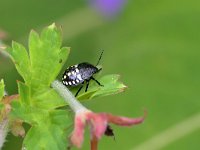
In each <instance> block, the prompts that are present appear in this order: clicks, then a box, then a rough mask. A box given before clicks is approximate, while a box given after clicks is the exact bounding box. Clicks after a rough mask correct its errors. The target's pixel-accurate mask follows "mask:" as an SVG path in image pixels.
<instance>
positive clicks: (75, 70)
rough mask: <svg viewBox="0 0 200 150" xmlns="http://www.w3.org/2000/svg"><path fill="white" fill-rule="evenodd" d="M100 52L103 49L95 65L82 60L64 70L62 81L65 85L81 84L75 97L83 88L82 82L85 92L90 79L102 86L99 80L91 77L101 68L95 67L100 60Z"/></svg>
mask: <svg viewBox="0 0 200 150" xmlns="http://www.w3.org/2000/svg"><path fill="white" fill-rule="evenodd" d="M102 54H103V51H102V52H101V55H100V57H99V59H98V62H97V64H96V66H94V65H92V64H90V63H87V62H83V63H79V64H76V65H73V66H70V67H68V68H67V69H66V70H65V72H64V74H63V77H62V83H63V84H64V85H65V86H69V87H75V86H78V85H81V86H80V88H79V89H78V91H77V92H76V94H75V97H76V96H77V95H78V93H79V92H80V91H81V89H82V88H83V85H84V83H86V88H85V92H87V90H88V87H89V83H90V80H94V81H95V82H96V83H97V84H98V85H99V86H103V85H101V83H100V82H99V81H97V80H96V79H95V78H94V77H93V75H94V74H96V73H98V72H99V71H101V69H102V68H100V69H98V68H97V65H98V64H99V62H100V60H101V57H102Z"/></svg>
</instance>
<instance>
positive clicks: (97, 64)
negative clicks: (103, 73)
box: [96, 50, 104, 66]
mask: <svg viewBox="0 0 200 150" xmlns="http://www.w3.org/2000/svg"><path fill="white" fill-rule="evenodd" d="M103 52H104V50H102V52H101V55H100V57H99V60H98V62H97V64H96V66H97V65H98V64H99V62H100V60H101V57H102V55H103Z"/></svg>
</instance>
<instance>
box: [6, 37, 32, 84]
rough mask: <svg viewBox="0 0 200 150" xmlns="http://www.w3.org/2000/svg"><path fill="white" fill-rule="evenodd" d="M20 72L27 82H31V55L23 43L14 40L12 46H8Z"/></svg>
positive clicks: (7, 49)
mask: <svg viewBox="0 0 200 150" xmlns="http://www.w3.org/2000/svg"><path fill="white" fill-rule="evenodd" d="M6 51H7V52H8V53H9V56H10V57H11V59H12V61H13V62H14V64H15V67H16V69H17V71H18V72H19V74H20V75H21V76H22V77H23V78H24V80H25V82H27V83H30V61H29V56H28V53H27V51H26V49H25V48H24V46H23V45H21V44H19V43H17V42H14V41H13V42H12V48H10V47H8V48H6Z"/></svg>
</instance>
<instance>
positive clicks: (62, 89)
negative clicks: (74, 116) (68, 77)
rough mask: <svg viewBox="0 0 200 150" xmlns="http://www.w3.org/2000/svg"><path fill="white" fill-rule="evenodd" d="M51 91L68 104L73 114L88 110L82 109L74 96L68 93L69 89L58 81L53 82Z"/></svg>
mask: <svg viewBox="0 0 200 150" xmlns="http://www.w3.org/2000/svg"><path fill="white" fill-rule="evenodd" d="M52 87H53V89H55V90H56V91H57V92H58V94H59V95H60V96H61V97H62V98H63V99H64V100H65V101H66V102H67V103H68V104H69V106H70V107H71V109H72V110H73V111H74V112H75V113H78V112H81V111H86V110H88V109H87V108H86V107H84V106H83V105H82V104H81V103H80V102H79V101H78V100H77V99H76V98H75V97H74V95H73V94H72V93H71V92H70V91H69V89H68V88H67V87H66V86H64V85H63V84H62V83H61V82H59V81H57V80H56V81H54V82H53V83H52Z"/></svg>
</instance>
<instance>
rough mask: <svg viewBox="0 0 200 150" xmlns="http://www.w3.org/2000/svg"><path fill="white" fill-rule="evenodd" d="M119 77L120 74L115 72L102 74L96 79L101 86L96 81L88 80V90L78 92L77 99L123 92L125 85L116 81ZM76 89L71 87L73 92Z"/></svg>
mask: <svg viewBox="0 0 200 150" xmlns="http://www.w3.org/2000/svg"><path fill="white" fill-rule="evenodd" d="M119 77H120V76H119V75H116V74H113V75H106V76H103V77H102V78H100V79H99V80H98V81H99V82H100V83H101V84H102V85H103V86H99V85H98V84H97V83H96V82H94V81H90V82H91V84H90V87H89V90H88V92H84V90H83V92H82V93H81V94H79V96H78V99H79V100H85V99H92V98H95V97H100V96H106V95H112V94H116V93H120V92H123V91H124V90H125V89H126V88H127V87H126V86H125V85H124V84H123V83H121V82H120V81H118V80H119ZM76 91H77V89H73V92H74V93H75V92H76Z"/></svg>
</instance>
